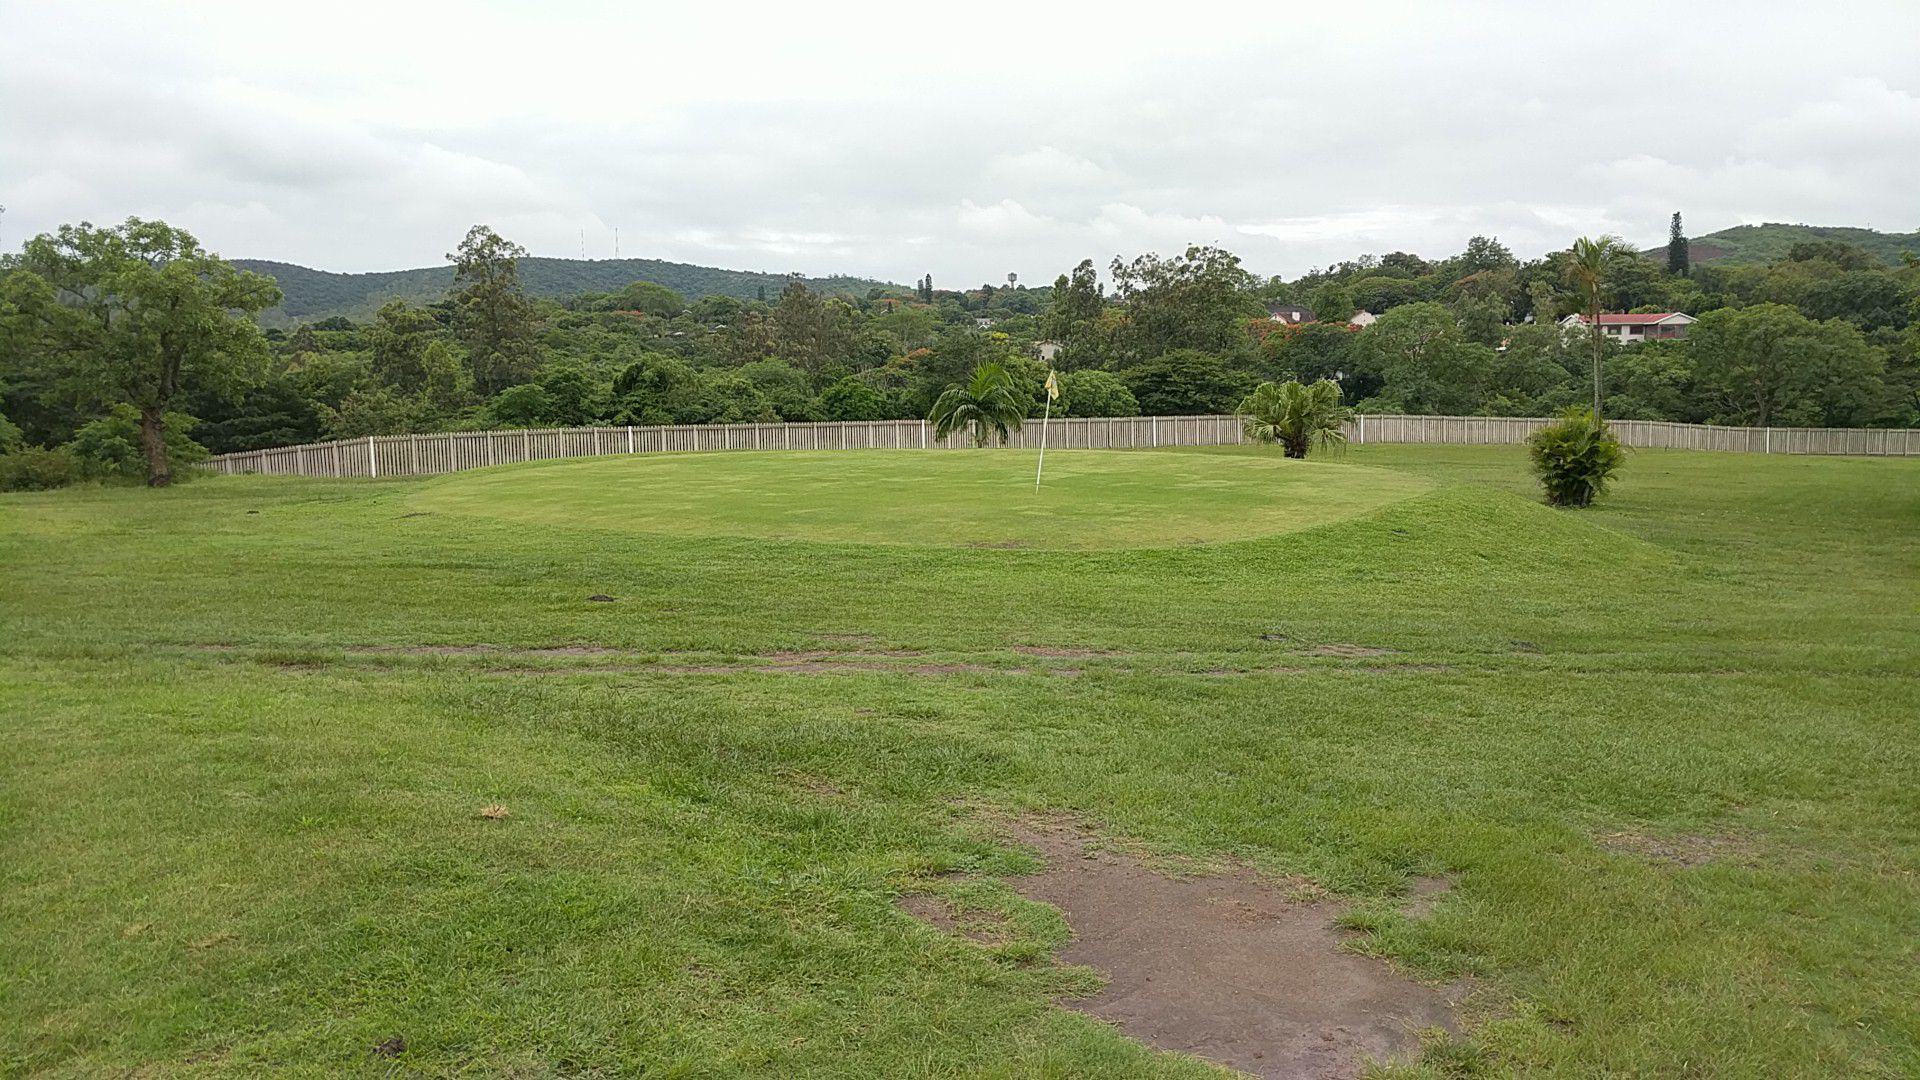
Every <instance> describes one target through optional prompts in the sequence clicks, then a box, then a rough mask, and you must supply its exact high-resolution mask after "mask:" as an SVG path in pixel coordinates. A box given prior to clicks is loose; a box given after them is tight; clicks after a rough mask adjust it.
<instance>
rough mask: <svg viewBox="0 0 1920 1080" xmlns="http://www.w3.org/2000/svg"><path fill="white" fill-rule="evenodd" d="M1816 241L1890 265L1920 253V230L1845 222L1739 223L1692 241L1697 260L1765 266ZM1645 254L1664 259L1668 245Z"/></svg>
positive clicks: (1732, 264) (1898, 263) (1650, 249)
mask: <svg viewBox="0 0 1920 1080" xmlns="http://www.w3.org/2000/svg"><path fill="white" fill-rule="evenodd" d="M1814 240H1833V241H1837V242H1839V243H1842V244H1851V245H1853V246H1854V247H1857V248H1859V249H1861V250H1862V251H1865V252H1866V253H1867V254H1869V255H1872V256H1873V257H1874V258H1876V259H1878V260H1880V261H1881V262H1883V263H1886V264H1887V265H1888V266H1898V265H1900V255H1901V253H1902V252H1907V251H1911V252H1913V253H1915V254H1917V255H1920V232H1910V233H1884V232H1877V231H1875V230H1873V229H1856V228H1851V227H1848V226H1844V225H1786V224H1781V223H1779V222H1768V223H1767V224H1765V225H1735V226H1734V227H1733V228H1731V229H1721V230H1720V231H1719V232H1713V233H1706V234H1705V235H1702V236H1696V237H1694V238H1693V240H1692V256H1693V261H1694V262H1696V263H1725V264H1727V265H1731V266H1764V265H1766V264H1767V263H1770V262H1776V261H1778V260H1780V259H1783V258H1785V257H1786V255H1787V253H1788V252H1789V251H1791V250H1793V245H1795V244H1803V243H1807V242H1809V241H1814ZM1645 254H1647V255H1649V256H1652V257H1654V258H1659V259H1664V258H1666V255H1667V247H1666V245H1665V244H1662V245H1660V246H1659V247H1653V248H1648V249H1647V250H1646V252H1645Z"/></svg>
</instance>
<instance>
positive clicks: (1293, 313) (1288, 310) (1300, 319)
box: [1267, 304, 1313, 323]
mask: <svg viewBox="0 0 1920 1080" xmlns="http://www.w3.org/2000/svg"><path fill="white" fill-rule="evenodd" d="M1267 318H1269V319H1272V320H1273V321H1274V322H1278V323H1307V322H1312V321H1313V309H1312V308H1306V307H1301V306H1300V305H1299V304H1268V305H1267Z"/></svg>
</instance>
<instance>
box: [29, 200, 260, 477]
mask: <svg viewBox="0 0 1920 1080" xmlns="http://www.w3.org/2000/svg"><path fill="white" fill-rule="evenodd" d="M8 263H9V272H8V273H7V274H6V275H5V277H4V279H3V280H0V369H12V368H15V367H19V368H23V369H29V370H37V371H38V372H40V373H41V375H42V379H43V382H42V385H45V386H47V387H48V388H49V390H50V392H53V393H58V394H61V395H65V396H68V397H70V398H74V399H78V400H83V401H85V402H87V403H88V404H89V405H91V406H92V407H95V408H99V409H106V408H111V407H112V406H115V405H122V404H124V405H128V406H131V407H132V408H133V410H134V411H135V412H136V413H137V414H138V427H139V441H140V451H141V454H142V455H143V456H144V457H145V459H146V463H147V468H146V472H147V483H148V484H150V485H153V486H155V487H159V486H163V485H165V484H168V483H171V482H172V479H173V474H172V470H171V468H170V467H169V464H168V452H167V431H166V427H167V420H166V417H167V412H168V409H169V408H170V407H171V406H172V405H173V403H174V401H175V399H176V398H180V397H182V396H183V395H186V394H188V393H205V394H215V395H220V396H228V397H230V396H235V395H237V394H238V393H239V392H240V391H241V390H243V389H244V388H245V387H246V386H248V385H250V384H252V383H254V382H256V381H258V379H259V377H260V376H261V375H263V374H264V372H265V370H266V366H267V360H268V355H269V354H268V349H267V343H266V339H265V338H264V337H263V336H262V335H261V332H260V328H259V326H257V325H256V324H255V323H254V321H253V318H252V316H254V315H255V314H257V313H259V312H260V311H263V310H265V309H266V308H269V307H272V306H273V305H275V304H277V303H279V302H280V290H279V289H278V288H277V287H276V286H275V285H274V283H273V280H272V279H271V278H267V277H263V276H261V275H259V274H254V273H249V272H247V271H244V270H238V269H235V268H234V267H233V266H232V265H231V264H230V263H228V262H227V261H226V260H224V259H221V258H220V257H218V256H216V255H212V254H209V253H208V252H207V251H206V250H205V249H204V248H202V247H201V246H200V244H199V242H198V241H196V240H195V239H194V238H193V237H192V236H191V235H189V234H188V233H186V232H185V231H183V230H180V229H176V228H174V227H172V226H170V225H168V224H166V223H165V222H160V221H143V220H141V219H139V218H128V219H127V221H126V222H125V224H122V225H116V226H110V227H105V228H101V227H96V226H93V225H90V224H87V223H84V222H83V223H81V224H79V225H64V226H62V227H61V228H60V230H59V231H58V232H54V233H44V234H42V235H40V236H37V237H34V238H33V239H32V240H29V241H28V242H27V244H26V247H25V249H24V250H23V251H22V253H21V254H20V255H18V256H16V257H14V258H11V259H9V260H8Z"/></svg>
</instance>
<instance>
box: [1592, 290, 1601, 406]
mask: <svg viewBox="0 0 1920 1080" xmlns="http://www.w3.org/2000/svg"><path fill="white" fill-rule="evenodd" d="M1602 340H1603V339H1602V337H1601V336H1600V308H1599V307H1598V306H1596V307H1595V308H1594V309H1593V421H1594V423H1596V424H1597V423H1599V422H1600V345H1601V342H1602Z"/></svg>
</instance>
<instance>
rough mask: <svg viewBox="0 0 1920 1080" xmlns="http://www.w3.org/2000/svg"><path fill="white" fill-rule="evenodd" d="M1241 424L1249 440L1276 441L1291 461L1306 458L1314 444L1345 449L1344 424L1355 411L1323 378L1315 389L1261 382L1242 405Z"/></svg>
mask: <svg viewBox="0 0 1920 1080" xmlns="http://www.w3.org/2000/svg"><path fill="white" fill-rule="evenodd" d="M1239 411H1240V424H1241V426H1242V427H1243V428H1244V429H1245V430H1246V433H1247V437H1248V438H1250V439H1254V440H1255V441H1258V442H1263V443H1271V442H1277V443H1279V444H1280V446H1281V448H1282V449H1283V450H1284V451H1285V452H1286V455H1287V456H1288V457H1290V458H1303V457H1306V456H1307V451H1308V450H1310V449H1312V448H1313V447H1314V446H1315V445H1318V446H1320V447H1321V448H1323V449H1325V448H1329V447H1335V446H1343V445H1345V444H1346V441H1347V434H1346V431H1345V430H1344V428H1343V427H1342V425H1344V424H1345V423H1346V422H1347V418H1348V417H1350V416H1351V415H1352V411H1351V410H1349V409H1348V408H1347V407H1346V406H1344V405H1342V404H1340V387H1339V386H1338V385H1337V384H1335V383H1334V382H1333V381H1332V380H1329V379H1321V380H1320V381H1319V382H1317V383H1314V384H1313V385H1312V386H1302V385H1301V384H1299V383H1297V382H1283V383H1271V382H1269V383H1261V384H1260V385H1259V386H1258V387H1256V388H1255V389H1254V391H1253V393H1251V394H1248V395H1247V399H1246V400H1245V401H1242V402H1241V403H1240V410H1239Z"/></svg>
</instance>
